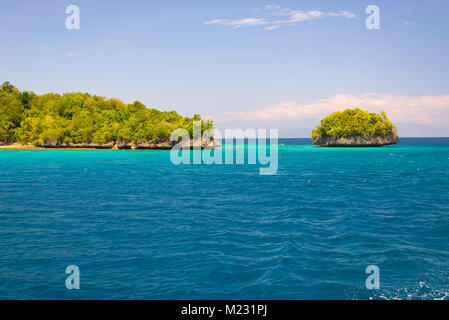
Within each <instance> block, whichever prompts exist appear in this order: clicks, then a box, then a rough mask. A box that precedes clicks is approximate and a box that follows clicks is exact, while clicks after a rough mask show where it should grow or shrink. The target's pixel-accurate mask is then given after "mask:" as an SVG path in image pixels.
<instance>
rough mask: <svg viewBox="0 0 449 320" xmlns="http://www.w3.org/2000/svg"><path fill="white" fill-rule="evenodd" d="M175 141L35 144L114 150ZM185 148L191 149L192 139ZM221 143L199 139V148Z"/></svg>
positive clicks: (157, 146) (163, 145)
mask: <svg viewBox="0 0 449 320" xmlns="http://www.w3.org/2000/svg"><path fill="white" fill-rule="evenodd" d="M175 144H176V143H174V142H171V141H169V140H167V141H163V142H158V143H154V142H150V141H130V142H124V141H111V142H108V143H87V142H86V143H60V142H58V141H57V140H47V141H45V142H44V143H43V144H40V145H36V147H41V148H72V149H114V150H126V149H131V150H170V149H171V148H173V146H174V145H175ZM185 147H186V148H189V149H193V140H191V141H190V144H189V145H186V146H185ZM218 147H221V144H220V143H219V142H218V141H216V140H215V139H214V138H211V139H210V140H202V141H201V149H216V148H218Z"/></svg>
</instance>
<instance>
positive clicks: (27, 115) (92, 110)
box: [0, 82, 219, 149]
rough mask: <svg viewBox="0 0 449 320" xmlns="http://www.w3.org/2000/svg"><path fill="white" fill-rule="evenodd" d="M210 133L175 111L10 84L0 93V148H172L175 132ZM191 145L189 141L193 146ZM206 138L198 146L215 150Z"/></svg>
mask: <svg viewBox="0 0 449 320" xmlns="http://www.w3.org/2000/svg"><path fill="white" fill-rule="evenodd" d="M194 121H200V123H201V132H204V131H205V130H208V129H213V122H212V121H203V120H201V117H200V116H199V115H194V116H193V117H192V118H189V117H183V116H181V115H179V114H178V113H176V112H175V111H159V110H157V109H152V108H147V107H146V106H145V105H144V104H142V103H141V102H139V101H135V102H133V103H131V104H125V103H123V102H122V101H120V100H119V99H106V98H104V97H99V96H96V95H91V94H89V93H66V94H63V95H60V94H55V93H47V94H42V95H38V94H35V93H33V92H29V91H24V92H20V91H19V90H18V89H17V88H16V87H15V86H14V85H12V84H11V83H10V82H5V83H3V85H2V86H1V88H0V146H2V147H3V148H6V147H14V148H16V147H18V148H20V147H27V148H28V147H30V148H33V147H41V148H95V149H171V148H172V146H173V145H174V144H175V143H176V142H172V141H171V140H170V135H171V133H172V132H173V131H174V130H175V129H185V130H187V131H188V132H189V134H190V137H192V135H193V122H194ZM192 143H193V141H192ZM218 144H219V143H218V142H217V141H214V139H213V138H210V140H208V141H201V147H203V148H205V147H209V146H211V147H216V146H217V145H218Z"/></svg>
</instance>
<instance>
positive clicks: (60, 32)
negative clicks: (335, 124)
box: [0, 0, 449, 137]
mask: <svg viewBox="0 0 449 320" xmlns="http://www.w3.org/2000/svg"><path fill="white" fill-rule="evenodd" d="M70 4H75V5H78V6H79V8H80V12H81V15H80V29H79V30H68V29H66V27H65V20H66V17H67V14H66V13H65V9H66V7H67V6H68V5H70ZM368 5H377V6H378V7H379V8H380V23H381V29H380V30H368V29H367V28H366V27H365V19H366V17H367V14H365V8H366V7H367V6H368ZM342 12H343V13H342ZM448 13H449V2H447V1H444V0H429V1H415V0H407V1H406V0H397V1H380V0H370V1H356V0H341V1H335V0H332V1H331V0H328V1H321V0H315V1H291V0H290V1H255V0H247V1H242V0H226V1H224V0H223V1H210V0H209V1H196V0H191V1H180V0H179V1H170V0H167V1H137V0H129V1H102V0H95V1H92V0H88V1H87V0H78V1H75V0H73V1H64V0H58V1H57V0H47V1H45V0H43V1H36V0H33V1H31V0H30V1H25V0H2V10H1V11H0V27H1V29H2V30H3V32H2V41H1V45H2V46H1V49H2V50H0V74H1V77H0V81H6V80H9V81H11V82H12V83H14V84H15V85H16V86H18V87H19V88H20V89H21V90H33V91H35V92H37V93H45V92H58V93H64V92H68V91H82V92H91V93H94V94H98V95H101V96H106V97H117V98H120V99H122V100H124V101H125V102H133V101H134V100H140V101H142V102H143V103H145V104H146V105H147V106H149V107H157V108H160V109H164V110H172V109H174V110H176V111H178V112H179V113H181V114H183V115H192V114H195V113H199V114H202V115H204V116H207V117H210V118H212V119H214V120H215V121H216V123H217V127H218V128H219V129H222V128H234V127H241V128H279V129H280V136H283V137H304V136H309V134H310V130H311V129H312V128H313V127H314V126H315V125H316V124H318V123H319V119H320V118H321V117H322V116H324V115H325V114H326V113H329V112H332V111H334V110H340V109H341V108H344V107H353V106H360V107H362V108H365V109H370V110H373V111H378V110H380V109H383V110H385V111H387V113H388V114H389V115H390V117H391V118H392V120H393V121H394V122H395V123H396V124H397V126H398V128H399V133H400V135H402V136H449V92H448V91H449V90H448V89H449V76H448V75H449V62H448V58H447V55H448V51H449V41H448V37H447V34H448V31H449V18H448ZM295 17H296V18H297V17H299V19H294V18H295ZM270 27H272V28H271V29H273V30H267V29H270Z"/></svg>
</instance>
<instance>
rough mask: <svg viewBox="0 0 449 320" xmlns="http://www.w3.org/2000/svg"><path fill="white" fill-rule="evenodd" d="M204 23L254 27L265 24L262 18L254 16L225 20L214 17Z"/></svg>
mask: <svg viewBox="0 0 449 320" xmlns="http://www.w3.org/2000/svg"><path fill="white" fill-rule="evenodd" d="M205 24H220V25H224V26H233V27H234V28H240V27H243V26H248V27H254V26H259V25H261V24H267V22H266V21H265V20H263V19H256V18H246V19H241V20H226V19H215V20H210V21H207V22H205Z"/></svg>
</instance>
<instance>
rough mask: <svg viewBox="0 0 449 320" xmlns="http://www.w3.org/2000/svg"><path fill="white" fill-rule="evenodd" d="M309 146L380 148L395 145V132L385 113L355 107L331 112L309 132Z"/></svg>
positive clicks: (396, 141) (396, 138)
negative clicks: (310, 138) (310, 136)
mask: <svg viewBox="0 0 449 320" xmlns="http://www.w3.org/2000/svg"><path fill="white" fill-rule="evenodd" d="M312 139H313V143H314V144H316V145H320V146H322V147H380V146H385V145H392V144H396V143H398V134H397V129H396V127H395V126H394V125H393V123H392V122H391V121H390V120H389V119H388V117H387V115H386V113H385V112H384V111H382V112H381V113H380V114H377V113H373V112H369V111H366V110H362V109H359V108H355V109H346V110H344V111H337V112H334V113H332V114H330V115H328V116H327V117H325V118H324V119H322V120H321V124H320V125H319V126H317V127H316V128H315V129H313V130H312Z"/></svg>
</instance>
